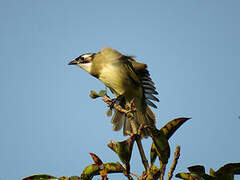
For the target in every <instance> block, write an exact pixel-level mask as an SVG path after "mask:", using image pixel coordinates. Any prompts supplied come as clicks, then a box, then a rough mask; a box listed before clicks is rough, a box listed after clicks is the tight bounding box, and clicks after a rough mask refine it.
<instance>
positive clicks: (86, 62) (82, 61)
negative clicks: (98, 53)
mask: <svg viewBox="0 0 240 180" xmlns="http://www.w3.org/2000/svg"><path fill="white" fill-rule="evenodd" d="M94 56H95V53H87V54H83V55H81V56H79V57H77V58H76V59H74V60H73V61H71V62H69V63H68V65H77V66H79V67H81V68H82V69H84V70H85V71H87V72H88V73H90V70H91V65H92V61H93V58H94Z"/></svg>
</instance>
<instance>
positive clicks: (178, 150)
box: [167, 146, 180, 180]
mask: <svg viewBox="0 0 240 180" xmlns="http://www.w3.org/2000/svg"><path fill="white" fill-rule="evenodd" d="M179 157H180V146H177V147H176V151H175V153H174V160H173V163H172V166H171V168H170V170H169V173H168V177H167V180H170V179H172V176H173V172H174V170H175V168H176V166H177V163H178V159H179Z"/></svg>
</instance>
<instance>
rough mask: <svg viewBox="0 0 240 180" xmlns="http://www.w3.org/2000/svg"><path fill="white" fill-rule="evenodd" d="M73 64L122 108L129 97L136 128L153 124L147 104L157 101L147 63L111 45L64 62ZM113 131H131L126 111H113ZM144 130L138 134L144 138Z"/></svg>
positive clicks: (152, 104)
mask: <svg viewBox="0 0 240 180" xmlns="http://www.w3.org/2000/svg"><path fill="white" fill-rule="evenodd" d="M68 64H69V65H77V66H79V67H80V68H82V69H83V70H85V71H87V72H88V73H89V74H90V75H92V76H94V77H95V78H97V79H99V80H100V81H101V82H102V83H103V84H104V85H105V86H106V87H108V88H109V89H110V91H111V92H112V93H113V94H114V95H115V96H116V103H118V105H120V106H121V107H122V108H124V107H125V106H126V105H130V102H131V101H132V100H133V102H134V106H135V108H136V112H135V113H134V114H135V115H134V123H135V126H136V128H137V130H138V129H139V128H140V127H144V125H147V126H151V127H155V124H156V117H155V114H154V113H153V112H152V110H151V109H150V107H149V106H151V107H153V108H157V106H156V105H155V104H154V103H153V102H152V101H156V102H159V99H158V98H157V97H155V95H158V92H157V91H156V88H155V84H154V82H153V81H152V79H151V77H150V73H149V71H148V69H147V64H144V63H140V62H137V61H136V60H135V57H134V56H128V55H123V54H121V53H120V52H118V51H117V50H115V49H113V48H111V47H104V48H102V49H101V51H99V52H97V53H86V54H82V55H80V56H79V57H77V58H75V59H74V60H72V61H70V62H69V63H68ZM111 123H112V124H113V130H114V131H119V130H121V129H122V128H123V135H124V136H126V135H129V134H131V133H133V128H132V126H131V124H130V121H129V120H128V119H127V116H126V114H124V113H122V112H119V111H117V110H114V114H113V116H112V119H111ZM148 136H149V133H148V131H147V130H146V129H145V128H141V137H145V138H147V137H148Z"/></svg>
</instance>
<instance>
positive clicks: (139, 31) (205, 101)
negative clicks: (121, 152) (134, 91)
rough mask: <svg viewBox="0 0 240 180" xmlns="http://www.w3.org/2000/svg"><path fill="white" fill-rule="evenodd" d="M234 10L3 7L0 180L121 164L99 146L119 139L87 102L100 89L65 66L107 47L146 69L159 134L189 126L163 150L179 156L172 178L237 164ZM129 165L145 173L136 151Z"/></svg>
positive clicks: (175, 5)
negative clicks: (176, 121)
mask: <svg viewBox="0 0 240 180" xmlns="http://www.w3.org/2000/svg"><path fill="white" fill-rule="evenodd" d="M239 9H240V2H239V1H238V0H228V1H224V0H201V1H197V0H172V1H167V0H165V1H163V0H162V1H144V0H131V1H126V0H125V1H110V0H101V1H97V0H96V1H83V0H82V1H80V0H78V1H77V0H62V1H59V0H51V1H47V0H41V1H32V0H21V1H19V0H8V1H3V0H1V1H0V24H1V28H0V122H1V125H0V179H2V180H16V179H20V178H22V177H25V176H28V175H31V174H37V173H48V174H51V175H55V176H58V177H59V176H63V175H65V176H71V175H80V173H81V172H82V170H83V168H84V167H85V166H87V165H89V164H91V163H92V159H91V157H90V155H89V154H88V153H89V152H94V153H96V154H97V155H98V156H99V157H101V159H102V160H103V161H104V162H109V161H119V159H118V157H117V156H116V155H115V154H114V153H113V152H112V151H111V150H110V149H109V148H108V147H107V146H106V144H107V143H108V142H109V141H110V140H111V139H113V140H115V141H119V140H123V139H124V137H122V132H113V131H112V127H111V124H110V118H108V117H106V116H105V115H104V114H105V111H106V110H107V107H106V105H105V104H104V103H103V102H102V101H101V100H92V99H90V98H89V96H88V95H89V91H90V90H96V91H98V90H101V89H104V85H103V84H102V83H101V82H100V81H98V80H97V79H95V78H93V77H91V76H90V75H88V74H87V73H86V72H84V71H83V70H81V69H80V68H78V67H73V66H68V65H67V64H68V62H69V61H70V60H71V59H73V58H75V57H77V56H79V55H80V54H83V53H87V52H97V51H99V50H100V49H101V48H102V47H104V46H111V47H113V48H116V49H117V50H119V51H120V52H122V53H124V54H128V55H136V56H137V60H138V61H141V62H145V63H147V64H148V68H149V71H150V73H151V77H152V79H153V81H154V82H155V83H156V87H157V89H158V91H159V96H158V97H159V99H160V103H158V104H157V105H158V107H159V108H158V109H157V110H155V111H154V112H155V113H156V116H157V126H158V127H161V126H163V125H164V124H166V123H167V122H168V121H170V120H172V119H173V118H176V117H181V116H187V117H192V119H191V120H190V121H189V122H186V124H184V125H183V126H182V127H181V128H180V129H179V130H178V131H177V132H176V133H175V134H174V136H173V137H172V138H171V140H170V144H171V148H172V152H173V151H174V150H175V147H176V146H177V145H181V148H182V149H181V157H180V160H179V163H178V165H177V169H176V171H175V173H177V172H181V171H186V168H187V167H188V166H191V165H196V164H202V165H205V167H206V169H207V172H208V170H209V168H210V167H212V168H213V169H217V168H219V167H220V166H222V165H224V164H226V163H229V162H239V161H240V156H239V149H240V144H239V127H240V119H239V118H238V117H239V116H240V96H239V92H240V83H239V78H240V72H239V69H240V43H239V42H240V35H239V32H240V21H239V17H240V11H239ZM149 143H150V139H149V138H148V139H147V140H144V147H145V148H146V149H147V157H149V156H148V146H149ZM171 157H172V156H171ZM171 161H172V158H171V159H170V162H171ZM131 162H132V171H133V172H138V173H139V172H141V171H142V170H143V169H144V168H143V165H142V164H141V163H140V159H139V155H138V151H137V146H136V145H135V146H134V152H133V158H132V161H131ZM168 168H169V167H168ZM109 177H110V179H122V177H119V176H116V175H113V176H109ZM238 178H239V177H238Z"/></svg>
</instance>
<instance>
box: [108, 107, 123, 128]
mask: <svg viewBox="0 0 240 180" xmlns="http://www.w3.org/2000/svg"><path fill="white" fill-rule="evenodd" d="M125 121H126V118H125V114H123V113H121V112H119V111H116V110H115V111H114V114H113V117H112V120H111V123H112V124H113V130H114V131H119V130H120V129H122V127H123V124H124V122H125Z"/></svg>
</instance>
